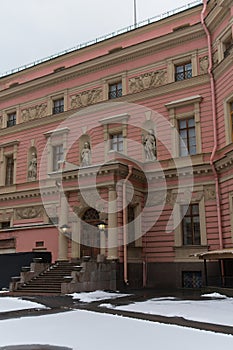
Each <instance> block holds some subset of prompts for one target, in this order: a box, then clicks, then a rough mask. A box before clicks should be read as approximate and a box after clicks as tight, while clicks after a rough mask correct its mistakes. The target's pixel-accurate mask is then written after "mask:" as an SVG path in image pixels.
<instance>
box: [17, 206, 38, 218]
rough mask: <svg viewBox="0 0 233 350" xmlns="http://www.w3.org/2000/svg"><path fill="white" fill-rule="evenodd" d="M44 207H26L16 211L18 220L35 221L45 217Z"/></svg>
mask: <svg viewBox="0 0 233 350" xmlns="http://www.w3.org/2000/svg"><path fill="white" fill-rule="evenodd" d="M43 214H44V210H43V207H40V206H38V207H26V208H19V209H16V210H15V217H16V219H34V218H41V217H43Z"/></svg>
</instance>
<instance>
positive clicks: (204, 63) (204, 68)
mask: <svg viewBox="0 0 233 350" xmlns="http://www.w3.org/2000/svg"><path fill="white" fill-rule="evenodd" d="M199 63H200V74H206V73H207V72H208V67H209V58H208V56H205V57H202V58H200V60H199Z"/></svg>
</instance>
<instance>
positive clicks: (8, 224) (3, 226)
mask: <svg viewBox="0 0 233 350" xmlns="http://www.w3.org/2000/svg"><path fill="white" fill-rule="evenodd" d="M9 227H11V222H10V221H3V222H0V229H2V230H4V229H7V228H9Z"/></svg>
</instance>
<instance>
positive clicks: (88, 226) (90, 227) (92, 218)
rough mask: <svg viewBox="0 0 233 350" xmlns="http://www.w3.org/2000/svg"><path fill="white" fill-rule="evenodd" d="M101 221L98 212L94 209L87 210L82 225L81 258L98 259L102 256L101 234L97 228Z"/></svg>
mask: <svg viewBox="0 0 233 350" xmlns="http://www.w3.org/2000/svg"><path fill="white" fill-rule="evenodd" d="M99 221H100V219H99V213H98V211H96V210H95V209H93V208H90V209H87V210H86V212H85V213H84V215H83V217H82V225H81V245H80V253H81V257H82V256H86V255H88V256H90V257H92V258H97V255H98V254H100V232H99V230H98V228H97V224H98V223H99Z"/></svg>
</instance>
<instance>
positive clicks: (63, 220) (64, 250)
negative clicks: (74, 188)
mask: <svg viewBox="0 0 233 350" xmlns="http://www.w3.org/2000/svg"><path fill="white" fill-rule="evenodd" d="M67 223H68V203H67V198H66V196H65V193H63V192H60V217H59V241H58V260H67V259H68V239H67V237H66V236H65V235H64V234H63V233H62V232H61V230H60V227H61V226H62V225H65V224H66V225H67Z"/></svg>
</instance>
